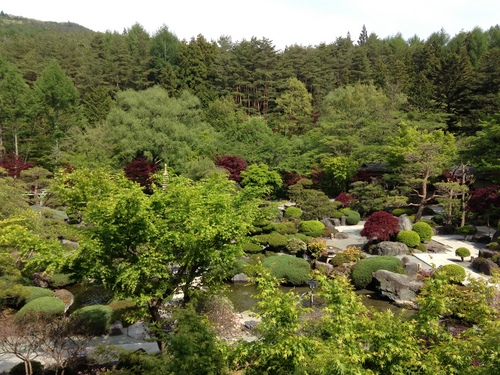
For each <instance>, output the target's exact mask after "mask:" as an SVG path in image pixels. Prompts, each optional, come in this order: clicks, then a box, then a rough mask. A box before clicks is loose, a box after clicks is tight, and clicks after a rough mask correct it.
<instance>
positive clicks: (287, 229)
mask: <svg viewBox="0 0 500 375" xmlns="http://www.w3.org/2000/svg"><path fill="white" fill-rule="evenodd" d="M274 230H275V231H276V232H278V233H279V234H295V233H297V232H298V229H297V225H296V224H295V223H294V222H293V221H285V222H282V223H277V224H275V225H274Z"/></svg>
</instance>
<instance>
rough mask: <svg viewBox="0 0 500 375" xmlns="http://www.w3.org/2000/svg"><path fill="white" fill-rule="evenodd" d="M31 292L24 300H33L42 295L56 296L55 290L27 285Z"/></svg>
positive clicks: (26, 301)
mask: <svg viewBox="0 0 500 375" xmlns="http://www.w3.org/2000/svg"><path fill="white" fill-rule="evenodd" d="M25 288H26V289H27V290H28V291H29V294H28V295H27V296H26V299H25V300H24V302H25V303H28V302H31V301H33V300H35V299H37V298H40V297H54V292H53V291H52V290H50V289H47V288H40V287H39V286H27V287H25Z"/></svg>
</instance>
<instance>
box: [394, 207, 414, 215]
mask: <svg viewBox="0 0 500 375" xmlns="http://www.w3.org/2000/svg"><path fill="white" fill-rule="evenodd" d="M391 213H392V214H393V215H394V216H398V217H399V216H401V215H408V216H409V215H413V210H412V209H411V208H408V207H406V208H405V207H398V208H395V209H394V210H392V211H391Z"/></svg>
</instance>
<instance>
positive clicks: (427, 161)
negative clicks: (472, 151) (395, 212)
mask: <svg viewBox="0 0 500 375" xmlns="http://www.w3.org/2000/svg"><path fill="white" fill-rule="evenodd" d="M456 151H457V150H456V144H455V137H454V136H453V135H452V134H450V133H445V132H444V131H442V130H434V131H427V130H420V129H418V128H417V127H413V126H408V125H406V124H404V123H402V124H401V125H400V127H399V130H398V133H397V135H396V136H395V137H394V138H393V140H392V144H391V145H390V146H389V148H388V155H387V159H388V162H389V165H390V166H391V167H392V169H393V170H394V172H396V173H398V174H399V176H400V178H401V179H402V180H403V181H405V183H406V184H407V185H408V186H409V187H410V188H411V189H412V191H413V194H412V197H413V201H411V202H410V203H409V205H410V206H416V207H418V210H417V213H416V215H415V221H419V220H420V219H421V217H422V214H423V212H424V208H425V207H426V206H427V205H428V204H429V202H430V201H432V200H433V199H434V198H436V196H437V195H438V192H437V191H436V190H434V191H430V190H429V186H430V184H431V183H432V182H433V180H434V179H435V178H436V177H438V176H440V175H441V174H443V172H444V171H445V170H446V169H447V168H449V167H450V165H451V163H452V162H453V159H454V158H455V156H456Z"/></svg>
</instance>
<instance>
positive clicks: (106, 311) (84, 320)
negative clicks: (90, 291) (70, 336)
mask: <svg viewBox="0 0 500 375" xmlns="http://www.w3.org/2000/svg"><path fill="white" fill-rule="evenodd" d="M70 317H71V320H72V322H73V324H74V326H75V327H76V331H77V333H79V334H82V335H87V336H99V335H104V334H106V333H107V332H108V330H109V326H110V325H111V323H113V321H114V319H115V316H114V310H113V308H112V307H111V306H107V305H92V306H85V307H82V308H81V309H78V310H75V311H74V312H73V313H72V314H71V316H70Z"/></svg>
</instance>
